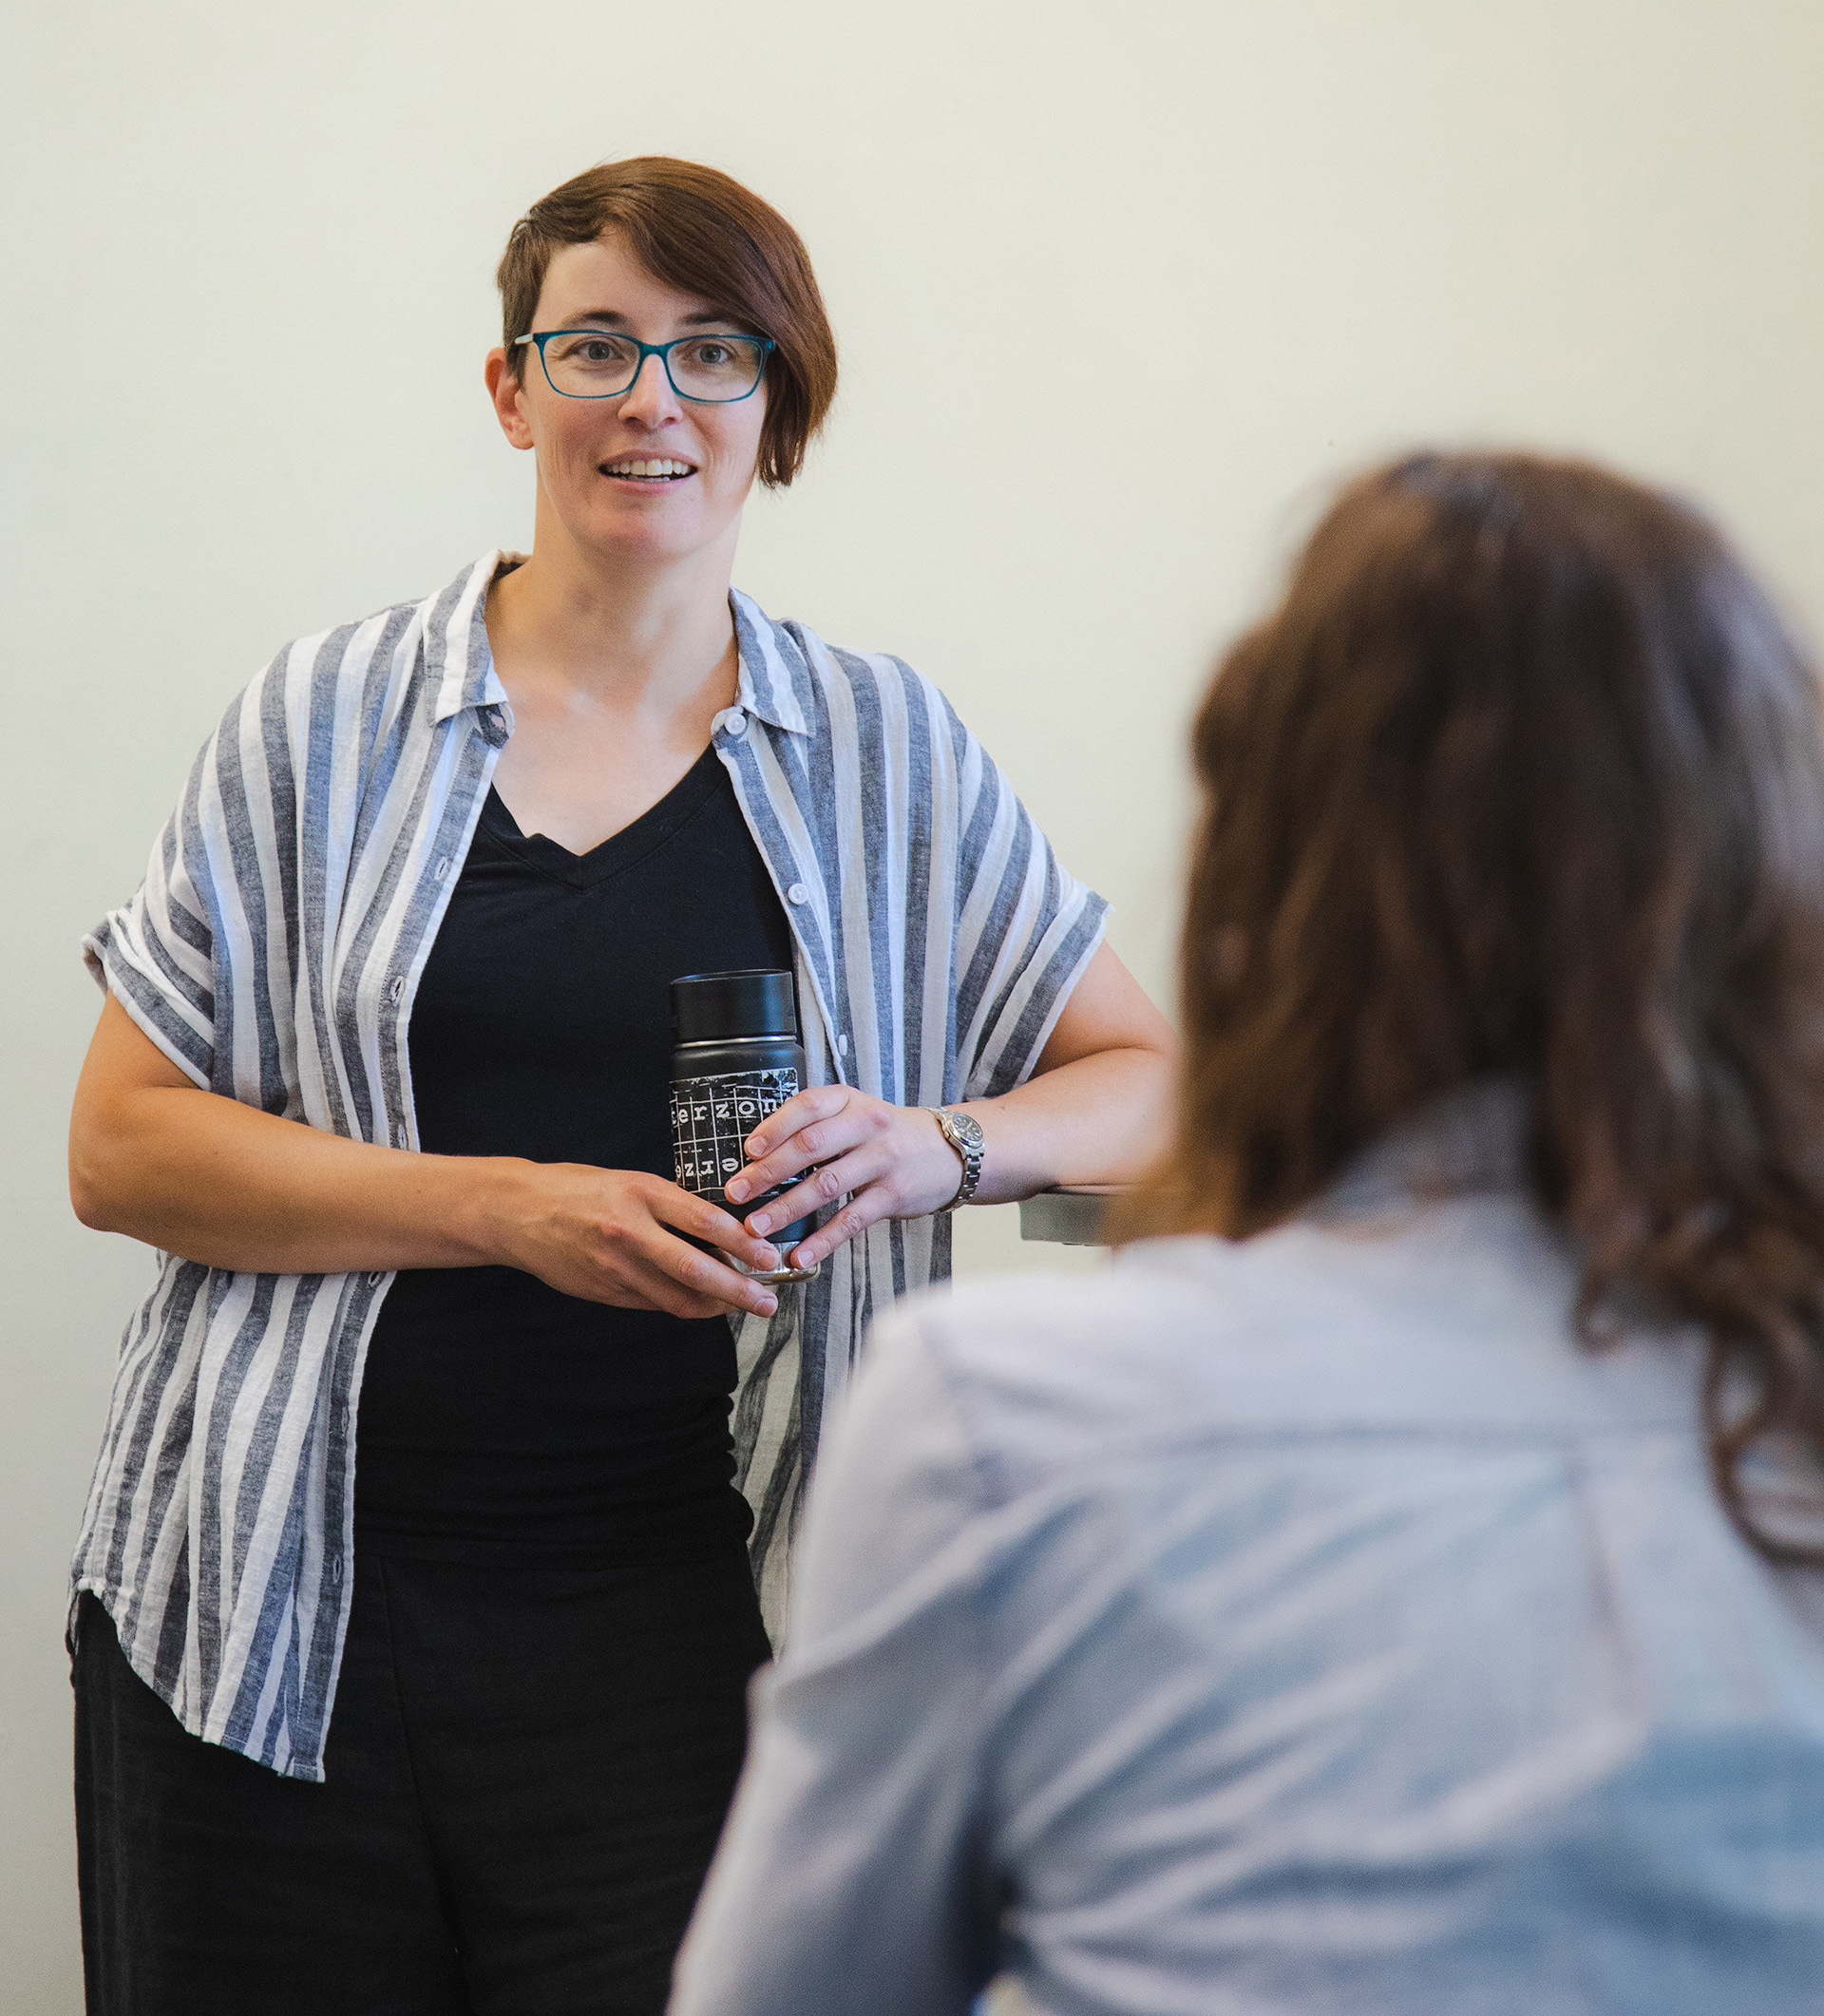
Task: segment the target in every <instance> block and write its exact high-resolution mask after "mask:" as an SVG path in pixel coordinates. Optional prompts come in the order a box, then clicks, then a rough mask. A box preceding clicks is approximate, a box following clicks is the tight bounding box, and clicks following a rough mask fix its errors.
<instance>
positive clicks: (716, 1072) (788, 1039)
mask: <svg viewBox="0 0 1824 2016" xmlns="http://www.w3.org/2000/svg"><path fill="white" fill-rule="evenodd" d="M672 1031H673V1036H674V1038H675V1048H674V1050H673V1051H672V1157H673V1162H674V1165H675V1172H676V1177H677V1185H678V1188H679V1189H686V1190H690V1191H691V1192H692V1193H693V1195H695V1196H698V1197H706V1198H708V1199H709V1201H710V1202H711V1203H712V1204H714V1205H717V1206H719V1207H720V1208H721V1209H723V1210H725V1211H728V1212H729V1213H731V1215H732V1216H733V1217H736V1218H739V1219H742V1220H744V1221H745V1220H746V1218H747V1216H748V1213H749V1212H750V1211H757V1210H758V1209H759V1208H760V1207H761V1206H762V1205H763V1204H767V1203H769V1202H770V1201H771V1200H772V1199H773V1198H774V1197H777V1196H778V1195H779V1194H780V1192H781V1191H783V1190H786V1189H789V1188H790V1187H791V1186H790V1185H789V1184H785V1183H781V1184H776V1185H775V1186H774V1187H773V1188H772V1189H769V1190H768V1191H767V1192H766V1193H765V1195H763V1196H759V1197H750V1199H749V1200H748V1201H747V1203H746V1204H735V1203H733V1202H731V1200H730V1199H729V1198H728V1197H726V1196H724V1195H723V1187H724V1186H725V1185H726V1184H727V1183H728V1181H729V1179H730V1178H731V1177H732V1176H733V1175H735V1174H736V1173H737V1172H738V1171H739V1170H741V1169H742V1168H743V1166H744V1165H745V1164H746V1162H747V1159H748V1157H747V1151H746V1150H745V1149H744V1148H743V1147H742V1143H743V1142H744V1141H746V1139H747V1138H748V1136H749V1135H750V1133H752V1132H753V1131H754V1129H755V1128H756V1127H758V1126H759V1124H760V1123H761V1121H762V1120H764V1119H765V1118H766V1117H767V1115H768V1114H769V1113H777V1112H778V1110H779V1109H780V1107H782V1106H783V1105H784V1104H785V1103H786V1101H787V1100H788V1099H789V1098H791V1097H793V1096H794V1095H795V1094H798V1093H800V1092H802V1091H803V1090H804V1088H805V1083H806V1079H807V1065H806V1062H805V1053H804V1050H803V1048H802V1046H801V1045H800V1043H799V1041H798V1008H797V1003H796V1001H795V1000H794V998H793V996H792V985H791V975H790V974H789V973H783V972H778V971H775V970H772V969H770V968H767V967H752V968H750V969H749V970H747V971H746V972H741V973H686V974H685V975H683V976H682V978H680V979H675V980H674V981H673V982H672ZM794 1180H796V1181H802V1180H803V1179H802V1178H797V1179H794ZM810 1230H811V1224H810V1220H809V1219H808V1218H801V1219H799V1221H798V1222H797V1224H796V1225H788V1226H782V1227H780V1229H779V1230H778V1231H776V1232H774V1233H773V1234H772V1235H771V1241H772V1244H773V1245H774V1246H777V1247H778V1248H779V1258H780V1260H781V1262H782V1263H783V1264H782V1265H779V1266H777V1267H775V1268H773V1269H772V1271H771V1272H770V1273H764V1272H762V1271H761V1270H760V1269H759V1268H757V1267H750V1266H749V1265H747V1264H746V1263H745V1262H743V1261H739V1260H736V1259H735V1258H734V1256H733V1255H732V1254H731V1253H724V1252H722V1251H721V1250H720V1249H719V1248H717V1249H716V1253H717V1258H718V1259H721V1260H724V1261H726V1262H727V1263H728V1265H730V1266H731V1267H733V1268H734V1269H735V1271H736V1272H737V1273H740V1274H746V1275H747V1276H749V1277H750V1279H751V1280H753V1281H768V1282H785V1281H811V1280H814V1279H815V1277H816V1274H817V1268H816V1267H815V1266H810V1267H795V1266H793V1265H792V1264H791V1249H792V1248H793V1247H794V1246H796V1245H797V1244H798V1242H799V1241H800V1240H801V1239H804V1238H807V1237H808V1236H809V1233H810ZM696 1243H697V1244H698V1245H702V1244H703V1242H702V1241H701V1240H699V1241H697V1242H696Z"/></svg>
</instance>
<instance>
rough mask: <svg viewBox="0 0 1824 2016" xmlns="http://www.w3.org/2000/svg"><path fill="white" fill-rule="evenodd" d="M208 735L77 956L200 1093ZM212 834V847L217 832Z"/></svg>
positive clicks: (211, 1017) (210, 978) (212, 1002)
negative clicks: (132, 888) (142, 866)
mask: <svg viewBox="0 0 1824 2016" xmlns="http://www.w3.org/2000/svg"><path fill="white" fill-rule="evenodd" d="M215 750H216V738H215V737H213V736H212V737H211V739H210V741H209V742H208V743H207V744H206V745H205V747H204V748H203V749H202V751H200V753H199V755H198V757H197V760H196V762H195V764H194V765H193V766H192V767H191V771H190V781H189V783H188V785H187V786H186V788H185V789H184V793H183V797H182V799H181V801H180V804H179V806H178V808H177V809H176V810H175V811H174V812H173V813H172V814H171V816H170V818H169V819H168V820H166V822H165V825H164V829H163V831H162V832H161V833H160V835H159V837H158V840H157V841H156V843H155V844H154V846H153V848H152V858H151V860H150V861H149V862H148V863H147V864H146V870H145V879H144V881H143V882H142V883H141V884H140V887H139V889H138V891H137V893H136V894H135V895H134V896H133V898H132V899H131V901H130V902H128V903H123V905H122V906H121V907H120V908H119V909H116V910H111V911H109V913H108V914H107V916H105V917H104V918H103V919H102V921H101V922H100V923H99V924H97V925H96V926H95V928H94V930H93V931H91V932H90V933H89V934H88V936H87V937H86V938H85V939H84V940H83V960H84V963H85V965H86V966H87V968H88V970H89V972H90V974H91V975H92V976H93V977H94V979H95V981H96V983H97V985H99V986H100V987H102V988H103V989H104V991H105V992H107V993H109V994H111V995H113V997H114V998H115V999H116V1000H118V1001H119V1002H120V1003H121V1005H122V1007H123V1008H124V1009H125V1010H126V1012H127V1014H128V1015H130V1016H131V1017H132V1018H133V1019H134V1021H135V1022H136V1023H138V1025H139V1026H140V1028H141V1029H142V1031H143V1032H144V1033H145V1035H146V1036H148V1037H150V1038H151V1039H152V1041H153V1042H154V1043H156V1044H157V1045H158V1047H159V1049H160V1050H161V1051H162V1052H163V1053H164V1055H165V1056H167V1057H169V1058H170V1059H171V1061H172V1062H173V1063H174V1064H176V1065H177V1067H178V1068H179V1070H180V1071H182V1072H183V1073H185V1074H186V1075H188V1076H189V1077H191V1078H193V1079H194V1080H195V1081H196V1083H197V1084H198V1085H199V1086H201V1087H202V1088H203V1090H204V1091H208V1090H210V1089H212V1086H213V1082H214V1077H215V1061H216V1000H217V995H218V985H217V979H218V976H217V972H216V958H217V950H218V939H219V933H218V928H217V915H216V912H217V903H216V895H215V876H214V872H213V870H212V866H211V834H210V832H209V830H208V827H209V824H210V820H209V815H208V813H207V811H206V810H205V807H207V806H208V805H210V804H211V803H212V802H215V792H214V789H213V786H214V770H215ZM215 837H216V847H217V851H218V852H219V851H220V839H221V836H220V835H217V836H215Z"/></svg>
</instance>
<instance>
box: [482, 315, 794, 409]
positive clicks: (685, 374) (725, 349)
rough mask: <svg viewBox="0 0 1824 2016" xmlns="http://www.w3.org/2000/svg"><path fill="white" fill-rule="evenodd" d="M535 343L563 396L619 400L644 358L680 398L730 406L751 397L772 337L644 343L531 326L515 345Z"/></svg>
mask: <svg viewBox="0 0 1824 2016" xmlns="http://www.w3.org/2000/svg"><path fill="white" fill-rule="evenodd" d="M525 343H536V344H537V345H538V346H539V362H540V363H541V364H542V366H543V367H544V381H545V383H546V384H547V385H548V386H549V387H550V388H551V390H553V391H554V392H556V393H557V394H558V395H559V396H560V397H561V398H564V399H618V397H619V396H620V394H621V393H622V392H625V391H631V390H633V385H634V381H635V379H637V377H638V376H639V374H640V372H641V371H644V370H645V368H646V359H647V358H648V357H656V358H657V359H658V361H659V363H660V364H661V365H662V366H663V367H664V371H665V375H666V377H667V378H668V379H669V380H670V381H671V387H672V390H673V391H675V393H676V394H677V396H678V397H679V398H680V399H689V400H691V401H692V402H693V404H695V405H697V406H728V405H731V403H732V402H733V401H735V400H736V399H750V398H752V396H753V394H754V393H755V392H756V391H758V390H759V389H760V380H761V378H762V377H763V376H764V375H765V374H766V369H767V358H768V356H769V354H770V352H771V351H772V349H773V341H772V338H771V337H770V336H724V335H712V336H677V337H675V338H674V340H673V341H672V342H670V343H642V342H640V341H639V339H638V338H637V337H636V336H623V335H621V334H620V333H618V331H616V330H612V329H535V330H532V331H529V332H528V333H526V334H525V335H523V336H516V337H515V338H514V339H513V347H514V349H515V350H518V349H519V348H520V346H521V345H522V344H525Z"/></svg>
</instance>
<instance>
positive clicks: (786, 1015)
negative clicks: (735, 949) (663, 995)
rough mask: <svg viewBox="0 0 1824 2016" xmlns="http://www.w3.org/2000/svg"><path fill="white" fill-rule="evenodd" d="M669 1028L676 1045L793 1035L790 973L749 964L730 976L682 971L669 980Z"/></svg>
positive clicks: (794, 1005)
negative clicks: (673, 1032) (675, 1037)
mask: <svg viewBox="0 0 1824 2016" xmlns="http://www.w3.org/2000/svg"><path fill="white" fill-rule="evenodd" d="M672 1027H673V1029H674V1030H675V1032H676V1035H677V1040H678V1041H679V1042H680V1043H714V1042H727V1041H730V1040H731V1039H733V1038H738V1037H753V1036H784V1037H793V1038H795V1037H797V1034H798V1004H797V1000H796V998H795V997H794V994H793V990H792V982H791V975H790V974H789V973H788V972H786V971H783V970H781V969H779V968H777V967H771V966H749V967H745V968H743V969H742V970H740V971H739V972H734V973H685V974H681V975H680V976H679V977H678V978H677V979H675V980H674V981H673V982H672Z"/></svg>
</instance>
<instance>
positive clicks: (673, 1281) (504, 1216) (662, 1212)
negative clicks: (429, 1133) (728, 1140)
mask: <svg viewBox="0 0 1824 2016" xmlns="http://www.w3.org/2000/svg"><path fill="white" fill-rule="evenodd" d="M497 1167H498V1165H497ZM511 1170H512V1173H511V1174H510V1175H508V1176H507V1177H506V1178H505V1182H504V1189H505V1190H506V1196H505V1197H504V1199H503V1200H502V1203H501V1205H500V1206H499V1207H498V1209H499V1224H500V1231H501V1253H500V1259H501V1261H502V1262H503V1263H504V1265H507V1266H514V1267H520V1268H522V1269H523V1271H524V1272H526V1273H528V1274H536V1275H537V1276H538V1277H539V1279H540V1280H541V1281H542V1282H544V1283H546V1284H548V1285H549V1286H551V1287H554V1288H556V1289H557V1290H558V1291H559V1292H560V1293H561V1294H564V1295H575V1296H578V1297H580V1299H581V1300H582V1301H584V1302H600V1303H612V1304H613V1305H614V1306H615V1307H616V1308H619V1309H657V1310H662V1311H663V1312H664V1314H666V1315H667V1316H719V1315H722V1314H723V1313H724V1312H725V1311H727V1310H730V1309H735V1310H741V1311H748V1310H751V1311H752V1312H753V1313H754V1314H755V1315H756V1316H770V1315H771V1314H772V1313H773V1311H774V1310H775V1309H776V1308H777V1307H778V1300H777V1298H776V1297H775V1295H774V1294H773V1292H772V1290H771V1289H770V1288H769V1287H767V1286H766V1285H765V1284H763V1283H761V1282H757V1281H749V1280H747V1279H746V1278H745V1277H744V1276H742V1275H740V1274H737V1273H736V1272H735V1271H734V1269H733V1268H732V1267H731V1266H728V1265H725V1264H724V1263H723V1262H722V1261H721V1260H719V1259H717V1258H716V1257H715V1256H713V1255H712V1254H709V1253H705V1252H703V1251H702V1250H701V1249H700V1248H699V1247H697V1246H691V1245H690V1244H688V1242H687V1241H685V1240H683V1239H680V1238H679V1237H678V1236H677V1234H678V1233H679V1232H688V1233H689V1234H690V1235H691V1237H692V1238H693V1239H702V1240H706V1241H708V1242H709V1243H710V1244H711V1245H712V1246H717V1247H719V1248H720V1249H721V1250H722V1251H723V1252H725V1253H732V1254H734V1255H736V1256H737V1257H738V1258H740V1259H741V1260H743V1261H745V1262H746V1263H747V1264H748V1265H749V1266H752V1267H776V1266H777V1265H779V1252H778V1248H777V1247H776V1246H769V1245H768V1244H767V1242H766V1241H765V1240H764V1239H754V1238H750V1236H749V1234H748V1232H747V1231H746V1229H745V1228H744V1227H743V1226H742V1224H741V1221H740V1220H739V1219H738V1218H736V1217H734V1216H733V1215H732V1214H731V1213H730V1212H728V1211H724V1210H721V1209H718V1208H717V1207H716V1206H715V1205H713V1204H712V1203H710V1202H709V1200H708V1199H707V1198H704V1197H695V1196H693V1195H692V1194H691V1192H690V1191H689V1190H685V1189H679V1188H678V1186H677V1185H676V1184H675V1183H667V1182H666V1181H665V1179H664V1178H663V1177H662V1176H654V1175H649V1174H647V1173H646V1172H645V1171H644V1170H617V1169H594V1168H591V1167H590V1166H589V1165H588V1164H586V1163H577V1162H524V1163H517V1164H514V1165H511Z"/></svg>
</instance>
